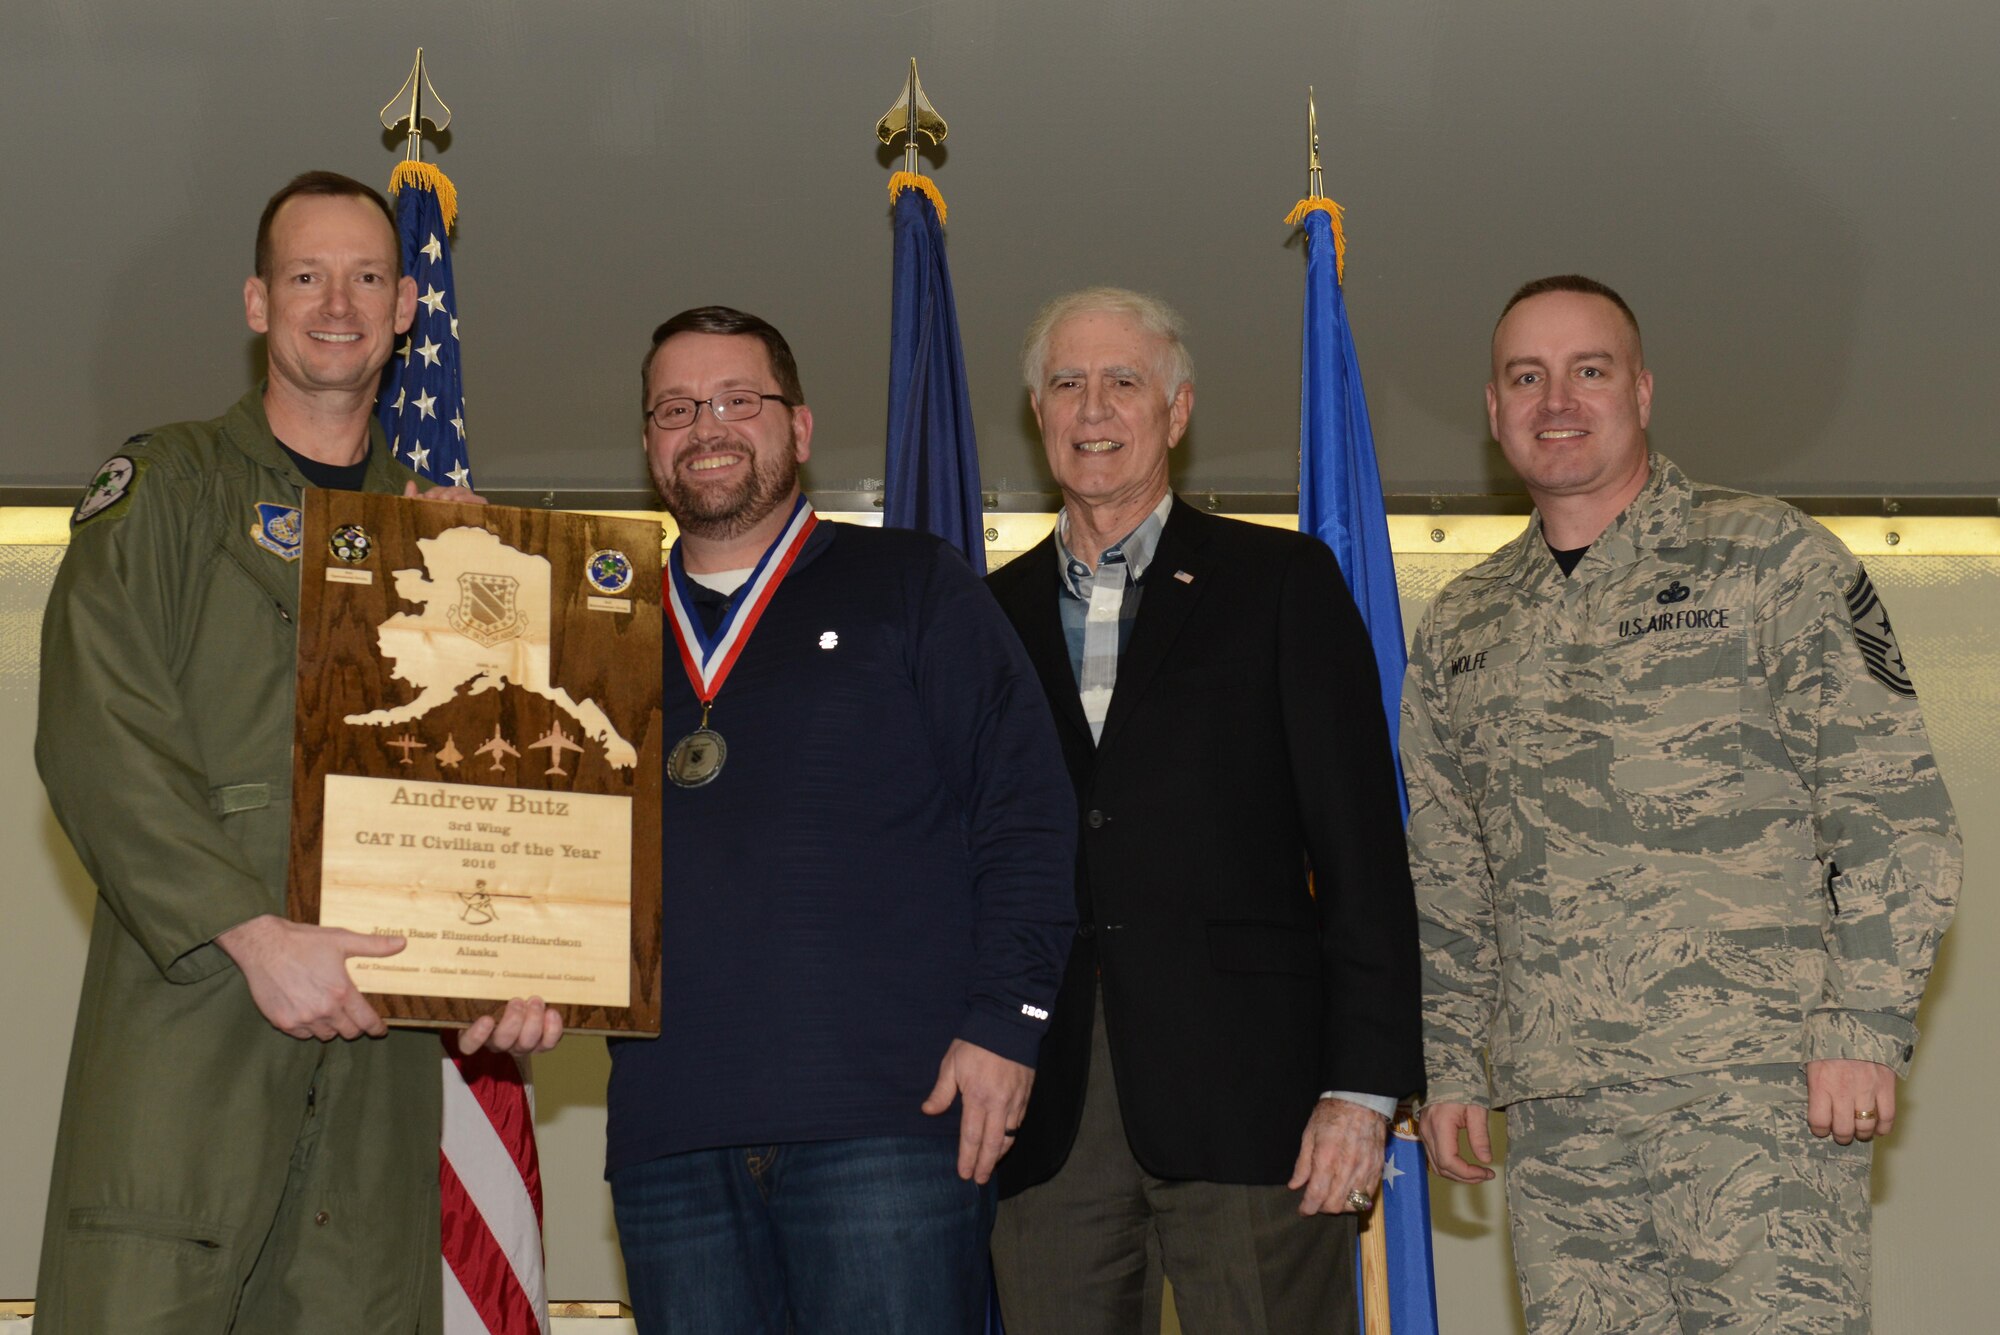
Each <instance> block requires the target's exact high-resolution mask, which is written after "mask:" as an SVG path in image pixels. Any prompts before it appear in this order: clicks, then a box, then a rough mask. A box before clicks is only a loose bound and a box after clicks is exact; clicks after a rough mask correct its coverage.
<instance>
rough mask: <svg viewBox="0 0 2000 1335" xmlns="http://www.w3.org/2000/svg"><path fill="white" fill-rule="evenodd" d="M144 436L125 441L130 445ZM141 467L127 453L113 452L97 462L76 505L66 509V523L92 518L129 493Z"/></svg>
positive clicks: (141, 465) (79, 522)
mask: <svg viewBox="0 0 2000 1335" xmlns="http://www.w3.org/2000/svg"><path fill="white" fill-rule="evenodd" d="M144 439H146V438H145V437H144V436H134V437H133V438H132V439H131V440H128V441H126V442H125V443H126V444H127V445H132V444H135V443H137V442H139V441H142V440H144ZM144 468H145V465H144V464H143V463H140V462H138V461H136V460H134V459H133V458H132V456H131V455H129V454H114V455H112V456H111V457H110V458H109V459H106V460H105V461H104V462H103V463H102V464H99V465H98V468H97V472H96V474H95V475H94V476H93V477H92V478H91V479H90V482H89V484H88V485H87V486H85V487H84V489H83V495H82V496H80V497H78V498H77V502H76V509H74V510H72V511H70V516H69V522H70V527H72V528H74V527H75V526H76V525H78V524H81V523H82V522H83V521H84V520H86V519H95V518H96V517H97V516H98V515H101V514H103V513H104V512H105V511H106V510H109V509H110V508H111V507H112V506H114V505H116V504H118V502H120V501H122V500H124V499H125V498H126V497H127V496H129V495H131V494H132V487H133V484H134V483H136V482H137V481H138V480H139V474H140V473H141V472H142V471H143V470H144Z"/></svg>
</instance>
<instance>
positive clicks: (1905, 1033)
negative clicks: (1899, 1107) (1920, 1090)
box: [1806, 1011, 1917, 1080]
mask: <svg viewBox="0 0 2000 1335" xmlns="http://www.w3.org/2000/svg"><path fill="white" fill-rule="evenodd" d="M1916 1049H1917V1027H1916V1026H1915V1025H1914V1024H1911V1023H1910V1022H1909V1021H1908V1020H1905V1019H1902V1018H1901V1017H1899V1016H1895V1015H1884V1014H1882V1013H1881V1012H1879V1011H1814V1012H1813V1013H1812V1014H1811V1015H1809V1016H1807V1017H1806V1060H1807V1061H1809V1062H1815V1061H1836V1060H1845V1061H1864V1062H1876V1063H1878V1064H1879V1065H1882V1066H1886V1067H1888V1068H1889V1069H1890V1070H1891V1071H1894V1072H1895V1073H1896V1078H1897V1079H1898V1080H1902V1079H1906V1078H1907V1077H1908V1076H1909V1074H1910V1058H1911V1057H1912V1056H1913V1055H1914V1054H1915V1053H1916Z"/></svg>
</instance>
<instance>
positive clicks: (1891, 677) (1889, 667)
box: [1847, 569, 1917, 696]
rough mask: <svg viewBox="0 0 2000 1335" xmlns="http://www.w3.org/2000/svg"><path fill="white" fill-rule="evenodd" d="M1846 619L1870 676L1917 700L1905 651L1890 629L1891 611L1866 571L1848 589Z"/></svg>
mask: <svg viewBox="0 0 2000 1335" xmlns="http://www.w3.org/2000/svg"><path fill="white" fill-rule="evenodd" d="M1847 619H1848V621H1849V622H1851V623H1852V624H1853V626H1854V642H1855V644H1857V645H1858V646H1860V649H1861V657H1862V659H1863V660H1864V661H1865V662H1866V663H1867V664H1868V675H1869V676H1871V677H1873V678H1874V679H1875V680H1877V681H1879V682H1881V683H1882V684H1883V685H1884V686H1887V687H1888V688H1889V689H1890V690H1892V691H1894V692H1895V693H1896V694H1898V695H1910V696H1914V695H1915V694H1916V693H1917V687H1916V683H1914V682H1912V681H1911V680H1910V670H1909V669H1908V668H1907V667H1905V666H1904V665H1903V647H1902V646H1901V645H1900V644H1898V643H1896V632H1895V631H1894V630H1892V629H1890V627H1889V609H1888V608H1886V607H1884V606H1882V599H1881V598H1880V597H1879V596H1878V595H1877V594H1876V592H1875V581H1874V580H1872V579H1870V578H1868V572H1867V570H1865V569H1864V570H1862V571H1861V573H1860V574H1858V575H1856V576H1855V577H1854V583H1853V584H1851V585H1849V586H1848V589H1847Z"/></svg>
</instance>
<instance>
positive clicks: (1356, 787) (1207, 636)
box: [989, 288, 1423, 1335]
mask: <svg viewBox="0 0 2000 1335" xmlns="http://www.w3.org/2000/svg"><path fill="white" fill-rule="evenodd" d="M1023 376H1024V379H1025V380H1026V382H1027V385H1028V391H1029V394H1030V395H1031V397H1032V400H1033V404H1034V410H1035V417H1036V420H1037V421H1038V422H1039V423H1040V424H1041V429H1042V440H1043V446H1044V448H1045V449H1046V450H1047V452H1048V458H1049V466H1050V468H1051V469H1052V470H1053V472H1054V474H1055V478H1056V481H1057V483H1058V485H1060V486H1061V488H1062V491H1063V502H1064V503H1063V511H1062V514H1061V516H1060V517H1059V519H1058V522H1057V525H1056V531H1055V532H1054V533H1053V534H1052V535H1050V537H1049V538H1048V539H1047V540H1046V541H1044V542H1043V543H1042V544H1041V545H1039V546H1037V547H1036V548H1034V549H1033V550H1032V551H1030V552H1028V553H1026V554H1025V555H1023V556H1021V557H1020V558H1019V559H1017V560H1015V561H1014V562H1012V563H1011V564H1009V565H1007V566H1005V567H1003V568H1002V569H1001V570H999V571H997V572H996V573H995V574H993V575H992V576H991V577H990V580H989V583H990V585H991V587H992V589H993V592H994V594H995V596H997V597H998V599H999V600H1000V603H1001V606H1002V607H1003V608H1005V609H1006V612H1007V615H1008V616H1009V618H1010V619H1012V621H1013V623H1014V625H1015V628H1016V629H1017V630H1019V632H1020V634H1021V638H1022V640H1023V642H1024V643H1025V644H1026V646H1027V649H1028V654H1029V657H1030V658H1032V659H1033V661H1034V663H1035V666H1036V669H1037V671H1038V672H1039V673H1040V676H1041V680H1042V685H1043V687H1044V689H1045V690H1047V692H1048V696H1049V701H1050V703H1051V705H1052V706H1053V707H1054V711H1055V715H1056V719H1057V726H1058V731H1059V732H1060V733H1061V736H1062V743H1063V750H1064V754H1065V758H1066V759H1067V761H1068V765H1069V771H1070V777H1071V779H1072V780H1073V782H1074V783H1075V786H1076V795H1077V804H1078V810H1079V813H1080V815H1081V817H1082V820H1081V832H1080V847H1079V849H1078V853H1077V881H1076V896H1077V907H1078V911H1079V912H1078V917H1079V923H1080V925H1079V927H1078V929H1077V940H1076V944H1075V947H1074V949H1073V950H1072V951H1071V954H1070V959H1069V967H1068V973H1067V975H1066V977H1065V979H1064V982H1063V986H1062V990H1061V993H1060V994H1059V996H1058V999H1057V1001H1056V1011H1055V1015H1054V1017H1053V1020H1052V1023H1051V1027H1050V1030H1049V1033H1048V1035H1047V1037H1046V1038H1045V1039H1044V1040H1043V1045H1042V1054H1041V1063H1040V1068H1039V1075H1038V1077H1037V1083H1036V1087H1035V1093H1034V1098H1033V1100H1032V1101H1031V1103H1030V1104H1029V1108H1028V1113H1027V1115H1026V1117H1025V1119H1024V1120H1023V1122H1022V1124H1021V1127H1020V1130H1019V1133H1018V1137H1017V1140H1016V1144H1015V1147H1014V1150H1013V1152H1012V1154H1010V1155H1009V1156H1008V1157H1007V1158H1006V1159H1004V1160H1002V1162H1001V1167H1000V1174H999V1180H1000V1184H1001V1194H1002V1196H1003V1198H1004V1199H1003V1202H1002V1205H1001V1209H1000V1220H999V1225H998V1227H997V1228H996V1230H995V1232H994V1236H993V1248H994V1258H995V1265H996V1272H997V1274H998V1278H999V1284H1000V1295H1001V1308H1002V1311H1003V1313H1004V1314H1005V1316H1006V1320H1007V1327H1008V1330H1009V1332H1010V1335H1038V1333H1039V1332H1060V1335H1087V1333H1090V1332H1098V1331H1103V1332H1113V1331H1116V1332H1121V1335H1122V1333H1123V1332H1130V1331H1135V1330H1137V1329H1138V1325H1139V1319H1140V1314H1141V1311H1142V1309H1143V1304H1144V1287H1145V1274H1146V1255H1147V1250H1148V1245H1149V1241H1156V1242H1157V1246H1158V1254H1159V1256H1160V1259H1161V1262H1162V1264H1163V1265H1164V1268H1165V1272H1166V1275H1167V1277H1168V1279H1170V1280H1171V1281H1172V1283H1173V1286H1174V1298H1175V1305H1176V1308H1177V1310H1178V1312H1179V1315H1180V1318H1181V1321H1182V1325H1183V1327H1184V1328H1185V1329H1187V1330H1188V1331H1190V1332H1191V1333H1194V1335H1200V1333H1205V1332H1230V1333H1231V1335H1255V1333H1256V1332H1273V1333H1281V1332H1291V1331H1307V1330H1311V1331H1316V1332H1317V1331H1333V1330H1351V1329H1352V1328H1353V1326H1354V1322H1355V1305H1354V1294H1353V1261H1352V1257H1353V1241H1354V1230H1355V1215H1356V1212H1357V1211H1365V1210H1366V1209H1368V1208H1369V1206H1370V1204H1371V1203H1372V1199H1373V1196H1374V1193H1375V1190H1376V1187H1377V1185H1378V1183H1379V1181H1380V1177H1381V1170H1382V1154H1383V1144H1384V1136H1385V1133H1386V1131H1387V1129H1388V1125H1389V1115H1390V1114H1391V1113H1392V1112H1393V1110H1394V1107H1395V1101H1396V1099H1397V1098H1398V1097H1400V1096H1402V1095H1405V1094H1408V1093H1410V1092H1412V1091H1414V1090H1415V1089H1417V1088H1418V1087H1419V1085H1420V1084H1421V1083H1422V1079H1423V1055H1422V1048H1421V1040H1420V1037H1419V1020H1418V982H1417V927H1416V911H1415V907H1414V903H1413V899H1412V895H1411V890H1410V878H1409V871H1408V867H1407V863H1406V860H1405V853H1404V845H1403V833H1402V825H1401V821H1400V817H1399V814H1398V805H1397V801H1396V793H1395V789H1394V783H1395V777H1394V776H1395V770H1394V767H1393V765H1392V763H1391V760H1390V754H1389V743H1388V733H1387V729H1386V727H1385V725H1384V723H1383V720H1382V717H1381V708H1380V704H1379V701H1380V699H1381V694H1380V692H1379V691H1378V690H1377V687H1376V675H1375V664H1374V659H1373V657H1372V655H1371V653H1370V650H1369V643H1368V636H1367V634H1366V632H1365V631H1364V630H1363V628H1362V624H1361V619H1360V616H1359V614H1358V613H1357V612H1356V611H1355V607H1354V603H1353V600H1352V598H1351V597H1350V596H1349V595H1348V592H1347V587H1346V585H1345V583H1344V582H1343V581H1342V579H1341V576H1340V569H1339V566H1338V564H1337V563H1336V562H1335V560H1334V557H1333V554H1332V552H1330V551H1329V550H1328V549H1327V548H1326V546H1325V545H1324V544H1322V543H1320V542H1318V541H1316V540H1315V539H1312V538H1307V537H1302V536H1300V535H1299V534H1297V533H1295V532H1291V531H1288V530H1284V529H1278V528H1267V527H1263V526H1259V525H1253V524H1245V523H1240V522H1236V521H1232V520H1226V519H1221V518H1217V517H1215V516H1211V515H1206V514H1203V513H1202V512H1200V511H1198V510H1196V509H1194V508H1193V507H1191V506H1189V505H1188V504H1186V503H1185V502H1183V501H1181V500H1179V499H1177V498H1175V497H1174V495H1173V493H1172V491H1171V489H1170V488H1169V486H1168V481H1167V459H1168V453H1169V451H1170V450H1172V449H1173V447H1174V446H1175V445H1176V444H1177V443H1178V442H1179V441H1180V438H1181V436H1182V434H1183V432H1185V430H1186V429H1187V422H1188V415H1189V413H1190V412H1191V411H1192V410H1193V407H1194V373H1193V367H1192V364H1191V362H1190V360H1189V358H1188V355H1187V350H1186V348H1185V346H1184V344H1183V341H1182V338H1181V328H1180V322H1179V319H1178V317H1177V316H1175V315H1174V313H1173V312H1172V311H1171V310H1170V309H1168V308H1167V307H1166V306H1164V305H1163V304H1161V303H1160V302H1158V301H1155V300H1153V299H1151V298H1148V297H1144V296H1141V295H1139V294H1137V293H1132V292H1126V291H1122V290H1119V289H1112V288H1097V289H1091V290H1088V291H1084V292H1078V293H1073V294H1071V295H1069V296H1066V297H1062V298H1059V299H1058V300H1056V301H1054V302H1051V303H1050V304H1049V306H1047V307H1046V308H1044V310H1043V311H1042V313H1041V315H1040V316H1039V317H1038V318H1037V320H1036V322H1035V324H1034V326H1033V327H1032V328H1031V329H1030V331H1029V335H1028V339H1027V345H1026V347H1025V349H1024V353H1023ZM1100 984H1101V986H1100Z"/></svg>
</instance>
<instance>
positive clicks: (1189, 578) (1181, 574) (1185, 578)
mask: <svg viewBox="0 0 2000 1335" xmlns="http://www.w3.org/2000/svg"><path fill="white" fill-rule="evenodd" d="M1174 578H1175V579H1177V580H1179V581H1180V582H1181V583H1183V584H1192V583H1194V576H1193V575H1190V574H1188V572H1187V571H1185V570H1176V571H1175V572H1174Z"/></svg>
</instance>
